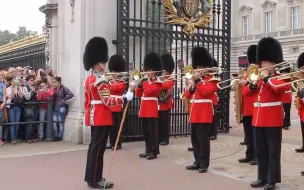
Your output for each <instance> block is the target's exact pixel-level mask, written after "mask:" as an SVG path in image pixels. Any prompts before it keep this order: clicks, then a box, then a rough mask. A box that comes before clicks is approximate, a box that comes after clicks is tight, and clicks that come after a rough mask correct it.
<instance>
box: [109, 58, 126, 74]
mask: <svg viewBox="0 0 304 190" xmlns="http://www.w3.org/2000/svg"><path fill="white" fill-rule="evenodd" d="M108 69H109V71H110V72H125V71H126V62H125V60H124V59H123V58H122V56H120V55H118V54H115V55H112V56H111V57H110V59H109V63H108Z"/></svg>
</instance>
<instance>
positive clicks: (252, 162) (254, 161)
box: [249, 160, 258, 166]
mask: <svg viewBox="0 0 304 190" xmlns="http://www.w3.org/2000/svg"><path fill="white" fill-rule="evenodd" d="M249 164H250V165H252V166H255V165H257V164H258V162H257V161H256V160H251V161H250V162H249Z"/></svg>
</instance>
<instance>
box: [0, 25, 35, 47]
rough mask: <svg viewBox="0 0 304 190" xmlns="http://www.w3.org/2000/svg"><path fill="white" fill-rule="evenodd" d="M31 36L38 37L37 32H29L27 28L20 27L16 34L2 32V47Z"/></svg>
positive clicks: (0, 34) (0, 42)
mask: <svg viewBox="0 0 304 190" xmlns="http://www.w3.org/2000/svg"><path fill="white" fill-rule="evenodd" d="M31 35H37V32H36V31H31V30H27V29H26V27H25V26H22V27H19V30H18V31H17V32H16V34H15V33H11V32H10V31H8V30H4V31H1V30H0V46H2V45H5V44H8V43H10V42H11V41H16V40H21V39H24V38H26V37H28V36H31Z"/></svg>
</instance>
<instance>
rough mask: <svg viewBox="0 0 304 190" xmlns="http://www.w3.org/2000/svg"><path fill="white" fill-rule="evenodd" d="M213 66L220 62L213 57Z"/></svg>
mask: <svg viewBox="0 0 304 190" xmlns="http://www.w3.org/2000/svg"><path fill="white" fill-rule="evenodd" d="M213 67H218V62H217V60H216V59H214V58H213Z"/></svg>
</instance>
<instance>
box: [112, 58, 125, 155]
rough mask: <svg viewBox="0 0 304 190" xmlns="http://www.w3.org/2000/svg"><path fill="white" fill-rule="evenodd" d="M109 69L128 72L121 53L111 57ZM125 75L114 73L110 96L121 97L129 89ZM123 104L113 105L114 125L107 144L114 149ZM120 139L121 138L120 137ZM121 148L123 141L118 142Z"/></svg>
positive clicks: (113, 71)
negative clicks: (124, 78) (123, 78)
mask: <svg viewBox="0 0 304 190" xmlns="http://www.w3.org/2000/svg"><path fill="white" fill-rule="evenodd" d="M108 69H109V71H110V72H111V73H122V72H126V62H125V61H124V59H123V58H122V57H121V56H120V55H113V56H111V57H110V60H109V63H108ZM122 77H124V76H123V75H117V76H115V75H114V78H112V79H111V80H110V81H109V82H110V84H111V89H110V97H113V98H121V97H122V96H123V94H124V92H125V91H126V90H127V89H126V88H127V84H126V82H125V81H124V80H122V79H121V78H122ZM122 108H123V106H122V105H116V106H113V107H111V111H112V116H113V122H114V126H113V127H111V129H110V131H109V132H110V144H108V145H107V148H108V149H111V148H112V149H114V146H115V142H116V139H117V135H118V130H119V127H120V122H121V119H122ZM119 140H120V139H119ZM119 149H121V141H119V142H118V146H117V150H119Z"/></svg>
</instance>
